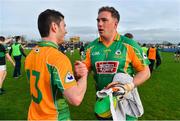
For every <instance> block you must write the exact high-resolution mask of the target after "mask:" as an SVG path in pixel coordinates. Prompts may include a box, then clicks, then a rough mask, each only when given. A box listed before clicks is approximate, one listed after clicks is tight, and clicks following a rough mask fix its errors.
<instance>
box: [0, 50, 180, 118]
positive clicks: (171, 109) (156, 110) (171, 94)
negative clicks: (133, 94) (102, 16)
mask: <svg viewBox="0 0 180 121" xmlns="http://www.w3.org/2000/svg"><path fill="white" fill-rule="evenodd" d="M68 56H69V58H70V59H71V60H72V64H73V63H74V60H77V59H79V54H78V53H77V51H76V53H75V54H74V55H73V56H70V55H69V54H68ZM162 56H163V60H162V65H161V66H160V68H158V69H157V70H155V71H154V72H153V74H152V76H151V78H150V79H149V80H148V81H147V82H146V83H144V84H143V85H141V86H140V87H139V93H140V95H141V99H142V103H143V105H144V110H145V113H144V115H143V116H142V117H141V118H140V119H142V120H151V119H154V120H175V119H180V103H179V102H180V93H179V92H180V88H179V87H180V63H175V62H174V60H173V54H172V53H162ZM23 61H24V60H23ZM7 69H8V75H7V77H6V80H5V82H4V88H5V89H6V94H4V95H0V119H1V120H5V119H6V120H12V119H18V120H23V119H27V112H28V107H29V104H30V94H29V83H28V81H27V79H26V75H25V72H24V69H23V66H22V77H20V78H18V79H14V78H12V73H13V67H12V65H11V64H10V63H9V62H8V63H7ZM94 102H95V86H94V80H93V77H92V75H91V74H90V75H89V77H88V88H87V92H86V95H85V98H84V100H83V102H82V104H81V105H80V106H79V107H74V106H70V111H71V118H72V119H76V120H77V119H82V120H93V119H96V118H95V116H94V112H93V108H94Z"/></svg>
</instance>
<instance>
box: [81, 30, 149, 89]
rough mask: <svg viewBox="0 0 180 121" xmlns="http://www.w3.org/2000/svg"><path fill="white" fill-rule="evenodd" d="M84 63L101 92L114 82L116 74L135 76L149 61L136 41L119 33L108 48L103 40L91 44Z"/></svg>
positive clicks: (98, 39) (99, 39)
mask: <svg viewBox="0 0 180 121" xmlns="http://www.w3.org/2000/svg"><path fill="white" fill-rule="evenodd" d="M84 63H85V64H86V66H87V67H88V69H89V70H90V69H91V70H92V71H93V72H94V79H95V81H96V86H97V90H101V89H103V88H104V87H105V86H107V85H108V84H109V83H111V82H112V79H113V77H114V74H115V73H119V72H121V73H128V74H129V75H131V76H133V75H134V74H135V72H136V71H137V72H138V71H142V70H143V69H144V67H145V66H147V65H148V64H149V61H148V59H147V57H146V55H145V54H144V53H143V51H142V49H141V47H140V46H139V45H138V44H137V43H136V42H135V41H133V40H131V39H129V38H127V37H124V36H120V35H119V34H118V33H117V34H116V36H115V37H114V40H113V41H112V43H111V44H110V45H108V46H107V45H106V44H104V43H103V41H102V39H101V38H97V39H96V40H94V41H93V42H91V43H90V44H89V45H88V47H87V49H86V58H85V60H84Z"/></svg>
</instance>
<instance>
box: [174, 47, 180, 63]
mask: <svg viewBox="0 0 180 121" xmlns="http://www.w3.org/2000/svg"><path fill="white" fill-rule="evenodd" d="M174 57H175V59H174V60H175V62H179V61H180V47H177V48H176V51H175V53H174Z"/></svg>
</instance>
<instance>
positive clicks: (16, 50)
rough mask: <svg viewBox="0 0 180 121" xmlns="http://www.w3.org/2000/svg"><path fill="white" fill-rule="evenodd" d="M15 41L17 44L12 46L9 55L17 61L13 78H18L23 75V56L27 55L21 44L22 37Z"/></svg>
mask: <svg viewBox="0 0 180 121" xmlns="http://www.w3.org/2000/svg"><path fill="white" fill-rule="evenodd" d="M15 40H16V42H15V43H13V44H12V46H11V49H10V51H9V55H11V54H12V55H13V58H14V60H15V68H14V73H13V77H14V78H18V76H20V75H21V56H22V55H23V56H24V57H26V54H25V53H24V50H23V48H22V46H21V44H20V41H21V37H20V36H16V37H15Z"/></svg>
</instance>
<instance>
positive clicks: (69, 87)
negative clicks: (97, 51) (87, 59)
mask: <svg viewBox="0 0 180 121" xmlns="http://www.w3.org/2000/svg"><path fill="white" fill-rule="evenodd" d="M63 56H64V55H63ZM50 60H51V59H50ZM55 68H56V69H57V71H58V75H59V76H58V77H59V78H60V80H59V79H55V80H56V81H59V82H57V83H61V85H62V86H61V85H60V86H58V87H59V89H60V90H61V92H62V93H63V94H64V96H65V98H66V99H67V100H68V102H69V103H70V104H72V105H75V106H78V105H80V103H81V102H82V100H83V97H84V94H85V92H86V88H87V73H88V70H87V68H86V66H85V64H84V63H81V62H79V63H78V64H77V65H75V68H76V69H75V71H78V73H80V71H82V73H81V74H80V75H78V76H79V78H78V80H77V82H76V80H75V78H74V74H73V71H72V65H71V62H70V61H69V59H68V58H67V57H65V56H64V57H61V58H59V60H58V59H57V61H56V63H55ZM56 77H57V76H56ZM55 83H56V82H55Z"/></svg>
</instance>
